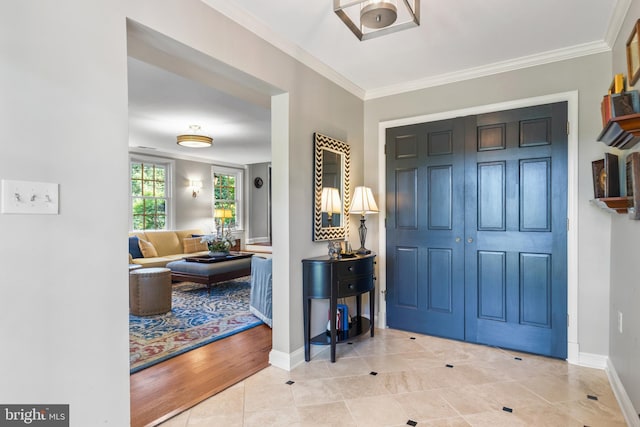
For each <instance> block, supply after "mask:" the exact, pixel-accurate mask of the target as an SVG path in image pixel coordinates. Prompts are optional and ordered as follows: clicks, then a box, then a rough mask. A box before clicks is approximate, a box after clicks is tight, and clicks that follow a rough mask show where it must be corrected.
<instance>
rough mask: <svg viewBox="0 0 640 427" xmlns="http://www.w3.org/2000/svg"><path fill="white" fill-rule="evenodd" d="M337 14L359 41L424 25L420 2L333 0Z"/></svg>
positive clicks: (414, 0) (406, 0)
mask: <svg viewBox="0 0 640 427" xmlns="http://www.w3.org/2000/svg"><path fill="white" fill-rule="evenodd" d="M333 11H334V12H335V13H336V15H338V16H339V17H340V19H341V20H342V22H344V23H345V25H346V26H347V27H349V29H350V30H351V32H353V34H355V35H356V37H358V39H359V40H368V39H371V38H374V37H379V36H383V35H385V34H391V33H395V32H396V31H400V30H405V29H407V28H412V27H417V26H418V25H420V0H333Z"/></svg>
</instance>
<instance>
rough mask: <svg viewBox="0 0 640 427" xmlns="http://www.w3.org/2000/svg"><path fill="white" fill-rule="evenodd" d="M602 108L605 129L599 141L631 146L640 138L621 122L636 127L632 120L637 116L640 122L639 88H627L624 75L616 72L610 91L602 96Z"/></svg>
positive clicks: (619, 146)
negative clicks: (623, 126)
mask: <svg viewBox="0 0 640 427" xmlns="http://www.w3.org/2000/svg"><path fill="white" fill-rule="evenodd" d="M600 110H601V113H602V127H603V128H604V129H603V130H602V133H601V134H600V136H599V137H598V141H602V142H604V143H605V144H607V145H609V146H611V147H617V148H630V147H632V146H633V145H635V144H636V143H637V142H638V141H639V140H640V137H637V136H635V135H634V133H633V132H630V131H629V129H623V128H622V127H621V126H620V124H619V122H620V121H625V125H626V127H628V126H629V125H631V126H632V127H635V125H634V123H632V122H634V121H636V117H637V121H638V123H640V95H639V94H638V91H637V90H629V91H626V90H625V81H624V75H622V74H616V76H615V77H614V79H613V83H612V84H611V87H610V88H609V93H608V94H606V95H605V96H604V97H603V98H602V102H601V104H600ZM634 130H635V129H634Z"/></svg>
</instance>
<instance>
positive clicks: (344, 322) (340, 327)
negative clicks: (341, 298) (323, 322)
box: [327, 304, 349, 332]
mask: <svg viewBox="0 0 640 427" xmlns="http://www.w3.org/2000/svg"><path fill="white" fill-rule="evenodd" d="M329 322H331V312H329ZM335 322H336V331H338V332H346V331H348V330H349V307H347V305H346V304H338V309H337V310H336V317H335ZM330 326H331V324H329V326H327V331H329V327H330Z"/></svg>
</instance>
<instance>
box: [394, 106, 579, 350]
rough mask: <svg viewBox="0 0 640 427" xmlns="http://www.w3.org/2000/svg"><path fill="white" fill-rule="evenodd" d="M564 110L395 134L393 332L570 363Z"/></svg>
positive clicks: (533, 110)
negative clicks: (515, 351)
mask: <svg viewBox="0 0 640 427" xmlns="http://www.w3.org/2000/svg"><path fill="white" fill-rule="evenodd" d="M566 108H567V107H566V103H558V104H549V105H543V106H537V107H528V108H522V109H517V110H509V111H502V112H496V113H489V114H482V115H478V116H469V117H464V118H457V119H452V120H443V121H438V122H432V123H422V124H418V125H411V126H403V127H399V128H393V129H388V130H387V159H386V160H387V182H386V185H387V194H388V197H387V201H388V202H387V203H388V204H387V255H388V256H387V272H388V278H387V321H388V325H389V326H390V327H394V328H399V329H406V330H411V331H417V332H423V333H427V334H432V335H439V336H444V337H449V338H455V339H464V340H466V341H470V342H478V343H484V344H489V345H495V346H501V347H506V348H512V349H517V350H522V351H529V352H534V353H539V354H544V355H550V356H554V357H561V358H565V357H566V346H567V336H566V313H567V304H566V301H567V297H566V292H567V284H566V280H567V279H566V262H567V261H566V187H567V178H566V165H567V159H566V149H567V143H566V142H567V137H566V127H565V126H566V121H567V120H566Z"/></svg>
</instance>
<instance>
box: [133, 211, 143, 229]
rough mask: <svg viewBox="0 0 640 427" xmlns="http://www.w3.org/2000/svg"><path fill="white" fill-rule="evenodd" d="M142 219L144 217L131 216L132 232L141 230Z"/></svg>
mask: <svg viewBox="0 0 640 427" xmlns="http://www.w3.org/2000/svg"><path fill="white" fill-rule="evenodd" d="M143 219H144V217H142V216H140V215H134V216H133V229H134V230H143V229H144V228H143V224H144V222H143Z"/></svg>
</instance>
